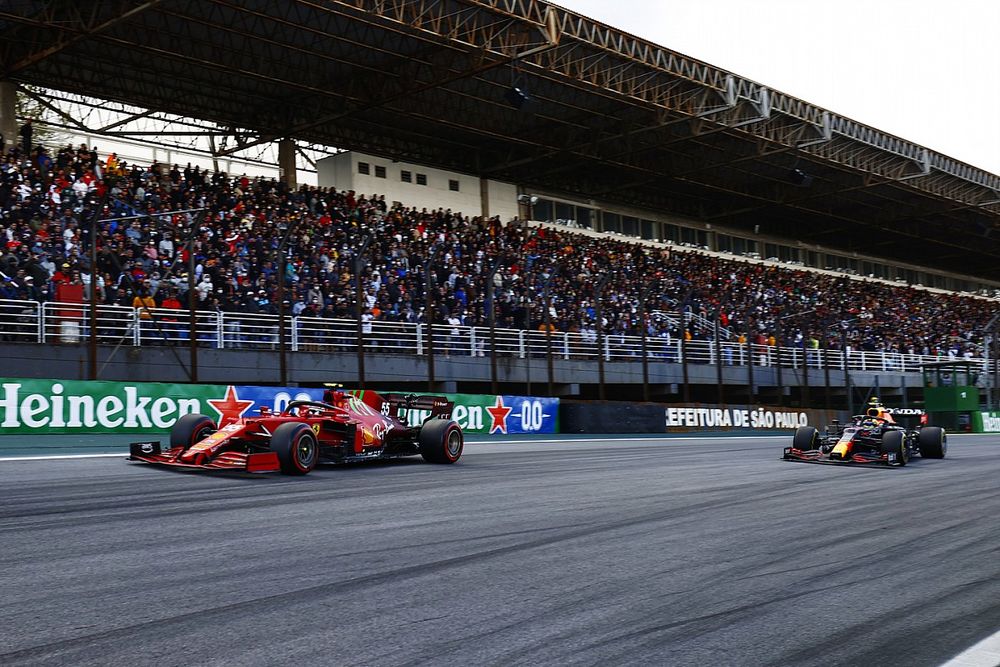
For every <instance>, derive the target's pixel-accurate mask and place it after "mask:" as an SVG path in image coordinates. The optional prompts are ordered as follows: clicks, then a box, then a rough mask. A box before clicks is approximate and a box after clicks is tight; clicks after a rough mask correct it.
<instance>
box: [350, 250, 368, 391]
mask: <svg viewBox="0 0 1000 667" xmlns="http://www.w3.org/2000/svg"><path fill="white" fill-rule="evenodd" d="M371 242H372V233H371V231H369V232H367V233H366V234H365V236H364V238H363V239H362V240H361V245H360V246H358V250H357V253H355V255H354V294H355V299H354V300H355V301H356V302H357V303H356V304H355V306H354V314H355V316H356V319H357V325H358V331H357V347H358V386H359V387H360V388H361V389H364V388H365V338H364V332H363V331H362V326H361V316H362V314H363V312H364V308H363V307H362V305H361V298H362V291H361V269H362V268H363V264H364V262H363V260H364V254H365V251H366V250H368V246H369V244H371Z"/></svg>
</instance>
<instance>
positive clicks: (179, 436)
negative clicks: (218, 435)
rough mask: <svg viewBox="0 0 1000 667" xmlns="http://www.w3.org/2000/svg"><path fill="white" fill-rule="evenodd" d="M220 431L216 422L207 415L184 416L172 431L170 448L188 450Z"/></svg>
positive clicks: (175, 423)
mask: <svg viewBox="0 0 1000 667" xmlns="http://www.w3.org/2000/svg"><path fill="white" fill-rule="evenodd" d="M217 430H219V429H218V428H217V427H216V425H215V422H214V421H212V420H211V418H209V417H206V416H205V415H184V416H183V417H181V418H180V419H178V420H177V421H176V422H174V426H173V428H171V429H170V448H171V449H174V448H175V447H183V448H184V449H187V448H188V447H190V446H191V445H193V444H194V443H196V442H198V441H199V440H204V439H205V438H207V437H208V436H210V435H212V434H213V433H215V432H216V431H217Z"/></svg>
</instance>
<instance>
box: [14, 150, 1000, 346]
mask: <svg viewBox="0 0 1000 667" xmlns="http://www.w3.org/2000/svg"><path fill="white" fill-rule="evenodd" d="M29 141H30V133H29ZM7 148H8V150H7V151H6V153H5V154H4V156H3V160H2V164H0V245H2V248H0V253H2V255H0V300H31V301H48V300H55V299H57V298H58V296H59V294H60V289H62V287H63V286H66V285H78V286H82V288H83V290H84V292H85V293H88V292H89V290H90V287H91V285H92V284H93V285H95V286H96V289H97V298H98V300H99V302H100V303H103V304H115V305H122V306H127V307H143V306H147V307H153V306H155V307H158V308H169V309H181V308H186V307H187V304H188V303H189V298H190V295H189V293H188V290H189V276H188V274H187V271H188V267H189V266H190V259H191V257H190V255H189V253H191V252H193V253H194V272H195V276H194V278H195V280H194V284H195V286H196V287H195V301H196V304H197V308H198V309H200V310H213V309H214V310H221V311H231V312H239V313H247V314H260V313H265V314H274V313H277V312H278V311H277V308H278V304H277V302H276V299H277V287H278V283H279V281H281V280H283V281H284V286H285V290H284V294H285V299H286V304H285V305H286V307H287V309H288V310H287V312H288V313H290V314H291V315H294V316H304V317H315V318H353V317H354V316H355V303H356V298H357V295H356V293H355V280H354V264H355V252H356V249H357V248H358V247H359V246H360V243H361V241H362V238H363V236H364V235H366V234H369V233H370V234H372V239H373V240H372V243H371V246H370V247H369V249H368V250H367V252H366V253H365V254H364V257H363V266H364V268H363V272H362V284H363V288H362V289H363V294H361V295H360V296H361V303H362V306H363V310H364V315H363V317H364V319H365V321H366V327H367V326H368V325H367V322H371V321H397V322H422V321H425V320H426V319H427V317H428V314H427V313H426V312H425V309H424V304H425V301H426V299H425V292H424V290H425V289H427V288H428V276H427V275H425V262H426V261H427V258H428V256H429V253H430V251H431V249H432V247H435V246H439V248H440V251H439V252H437V253H436V254H435V258H434V261H433V262H432V263H431V264H430V271H431V273H433V278H434V280H433V287H432V289H434V291H435V293H434V303H435V304H436V305H435V312H434V313H433V317H434V321H435V323H437V324H441V325H443V326H452V327H457V326H463V325H465V326H482V325H486V324H487V323H488V313H489V308H488V304H487V303H486V284H485V281H486V279H487V275H488V273H489V269H490V267H491V266H492V265H493V263H494V261H496V260H500V270H499V271H498V272H497V274H496V276H495V278H494V285H495V291H496V324H497V326H498V327H500V328H513V329H517V328H529V329H533V330H534V329H539V328H542V327H544V326H545V324H544V322H545V312H544V306H545V302H544V292H545V285H546V284H548V285H549V290H550V294H551V310H550V320H551V326H552V327H553V328H554V330H556V331H576V332H581V333H583V334H584V335H593V333H594V330H595V328H596V318H597V314H598V313H597V311H598V308H597V303H596V300H595V286H596V285H597V283H598V282H599V280H600V279H601V278H602V277H603V276H606V275H607V276H610V278H609V279H608V282H607V285H606V287H605V288H604V292H603V298H602V300H601V306H602V308H601V316H602V326H603V329H604V331H605V332H606V333H609V334H612V335H613V334H634V335H638V333H639V332H640V331H641V327H643V326H645V327H646V328H647V333H648V334H649V335H651V336H657V337H660V338H661V339H663V338H674V339H675V340H676V338H677V337H681V336H683V337H685V338H687V339H707V338H710V337H711V336H712V335H713V331H714V326H712V323H713V322H714V321H715V318H716V317H718V318H719V322H720V323H721V326H722V330H723V331H724V332H725V333H726V335H728V336H732V338H731V339H732V340H735V339H737V337H738V339H739V340H747V339H749V340H750V342H753V343H760V344H775V343H778V344H784V345H796V346H815V345H819V344H820V343H819V341H823V344H826V345H829V346H830V347H831V348H837V347H840V346H841V345H843V344H845V343H846V344H847V345H848V346H850V347H851V348H853V349H862V350H874V351H882V350H884V351H894V352H903V353H916V354H939V355H957V356H961V355H963V354H964V355H969V354H973V355H976V356H978V354H979V347H978V346H979V345H980V344H981V338H982V328H983V326H984V325H985V324H986V322H987V321H988V320H989V319H990V318H991V317H992V315H993V314H994V312H995V311H996V306H997V303H996V301H993V300H986V299H982V298H976V297H974V296H971V295H961V294H941V293H934V292H931V291H928V290H923V289H918V288H913V287H905V286H898V285H891V284H886V283H883V282H877V281H865V280H858V279H854V278H850V277H847V276H831V275H827V274H822V273H819V272H813V271H808V270H802V269H794V268H788V267H780V266H772V265H767V264H763V263H759V262H750V261H740V260H737V259H728V258H724V257H719V256H716V255H712V254H705V253H697V252H691V251H686V250H683V251H682V250H679V249H676V248H674V249H670V250H668V249H664V248H660V247H651V246H649V245H643V244H640V243H637V242H630V241H627V240H623V239H622V238H621V237H610V236H608V237H594V236H583V235H580V234H578V233H577V234H575V233H572V232H568V231H562V230H554V229H552V228H539V227H531V226H528V225H525V224H524V223H523V222H522V221H518V220H513V221H506V222H505V221H501V220H499V219H497V218H481V217H471V218H470V217H466V216H463V215H462V214H461V213H459V212H455V211H451V210H442V209H438V210H428V209H420V210H418V209H416V208H412V207H407V206H405V205H401V204H395V203H392V204H390V203H387V202H386V200H385V198H384V197H382V196H375V195H364V194H359V193H355V192H351V191H338V190H335V189H333V188H318V187H311V186H303V187H300V188H297V189H292V190H289V189H288V188H286V187H285V186H284V185H283V184H282V183H281V182H278V181H275V180H270V179H263V178H249V177H247V176H245V175H241V176H231V175H228V174H225V173H216V172H208V171H205V170H202V169H200V168H198V167H191V166H190V165H188V166H187V167H185V168H181V167H180V166H178V165H163V164H158V163H155V162H154V163H153V164H151V165H146V166H138V165H129V164H126V163H125V162H124V161H121V160H119V159H118V157H117V156H116V155H114V154H111V155H107V154H105V155H103V156H102V155H100V154H99V152H98V149H97V148H96V147H88V146H86V145H81V146H79V147H74V146H65V147H62V148H61V149H58V150H55V151H52V152H51V153H50V152H49V151H48V150H47V149H46V148H44V147H42V146H38V145H32V146H31V147H30V150H26V148H27V142H25V144H18V145H15V146H8V147H7ZM192 209H205V211H204V214H200V213H187V212H185V211H190V210H192ZM143 214H159V215H154V216H152V217H143ZM97 219H99V220H108V219H110V220H111V221H110V222H103V223H101V224H100V225H99V226H97V238H96V243H97V253H96V257H97V260H96V267H92V266H91V262H90V256H89V255H90V247H91V244H92V243H93V242H94V241H95V239H92V238H91V228H92V223H93V221H94V220H97ZM189 239H190V243H189ZM640 293H643V294H645V295H646V299H645V305H646V309H645V310H646V313H647V318H646V321H645V323H643V322H640V315H639V308H638V300H639V297H640ZM685 310H686V311H690V312H692V313H694V314H696V315H698V316H700V317H697V318H694V319H693V320H692V322H691V324H689V325H687V326H685V325H684V324H683V323H682V322H683V321H682V320H678V319H676V318H670V317H666V316H662V315H661V314H662V313H668V312H678V311H685Z"/></svg>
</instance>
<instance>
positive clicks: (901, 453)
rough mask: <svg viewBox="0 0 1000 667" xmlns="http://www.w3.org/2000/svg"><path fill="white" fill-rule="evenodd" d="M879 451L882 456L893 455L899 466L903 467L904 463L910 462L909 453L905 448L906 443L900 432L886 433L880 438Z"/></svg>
mask: <svg viewBox="0 0 1000 667" xmlns="http://www.w3.org/2000/svg"><path fill="white" fill-rule="evenodd" d="M880 449H881V450H882V453H883V454H891V453H895V454H896V461H897V462H898V463H899V465H901V466H905V465H906V462H907V461H909V460H910V452H909V450H908V449H907V448H906V441H905V439H904V437H903V432H902V431H887V432H886V434H885V435H883V436H882V444H881V446H880Z"/></svg>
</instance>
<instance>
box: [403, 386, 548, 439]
mask: <svg viewBox="0 0 1000 667" xmlns="http://www.w3.org/2000/svg"><path fill="white" fill-rule="evenodd" d="M442 395H443V396H447V397H448V400H449V401H454V402H455V410H454V412H453V413H452V418H453V419H454V420H455V421H457V422H458V425H459V426H461V427H462V430H463V431H465V432H466V433H486V434H494V433H558V432H559V399H558V398H538V397H534V396H507V395H503V396H497V395H493V394H442ZM429 414H430V412H429V411H421V410H415V411H414V414H413V415H412V416H411V418H410V422H411V423H414V424H415V423H418V422H419V421H422V420H423V419H425V418H426V417H427V415H429Z"/></svg>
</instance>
